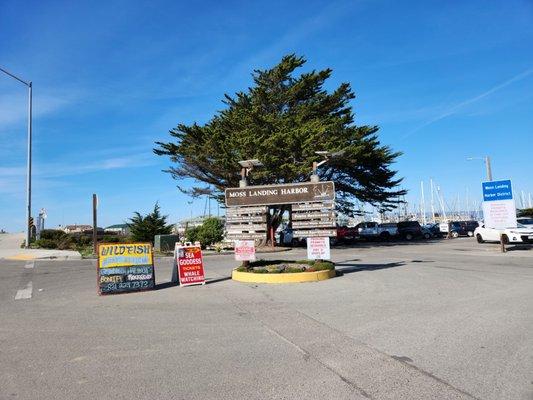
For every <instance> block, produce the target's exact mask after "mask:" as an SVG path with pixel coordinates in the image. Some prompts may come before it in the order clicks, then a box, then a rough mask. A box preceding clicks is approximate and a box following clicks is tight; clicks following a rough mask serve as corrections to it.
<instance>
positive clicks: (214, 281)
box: [205, 276, 231, 285]
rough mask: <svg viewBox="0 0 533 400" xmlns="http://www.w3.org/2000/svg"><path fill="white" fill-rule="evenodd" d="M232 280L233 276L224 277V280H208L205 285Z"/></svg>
mask: <svg viewBox="0 0 533 400" xmlns="http://www.w3.org/2000/svg"><path fill="white" fill-rule="evenodd" d="M230 279H231V276H224V277H222V278H215V279H206V280H205V284H206V285H210V284H212V283H217V282H224V281H229V280H230Z"/></svg>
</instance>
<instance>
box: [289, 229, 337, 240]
mask: <svg viewBox="0 0 533 400" xmlns="http://www.w3.org/2000/svg"><path fill="white" fill-rule="evenodd" d="M292 235H293V237H295V238H304V237H327V236H337V230H336V229H313V230H298V231H296V230H295V231H293V234H292Z"/></svg>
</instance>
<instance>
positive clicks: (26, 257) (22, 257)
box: [6, 254, 35, 261]
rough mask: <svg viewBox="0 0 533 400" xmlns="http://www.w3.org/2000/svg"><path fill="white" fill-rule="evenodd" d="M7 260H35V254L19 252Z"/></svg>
mask: <svg viewBox="0 0 533 400" xmlns="http://www.w3.org/2000/svg"><path fill="white" fill-rule="evenodd" d="M6 260H20V261H27V260H35V256H34V255H31V254H17V255H15V256H12V257H6Z"/></svg>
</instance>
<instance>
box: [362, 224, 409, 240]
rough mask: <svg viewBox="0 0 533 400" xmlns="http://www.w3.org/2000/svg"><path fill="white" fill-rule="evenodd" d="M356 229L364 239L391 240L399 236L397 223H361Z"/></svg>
mask: <svg viewBox="0 0 533 400" xmlns="http://www.w3.org/2000/svg"><path fill="white" fill-rule="evenodd" d="M355 227H356V228H357V231H358V232H359V236H360V237H361V238H362V239H377V238H380V239H390V238H392V237H394V236H396V235H398V226H397V225H396V224H395V223H384V224H378V223H377V222H360V223H359V224H357V225H356V226H355Z"/></svg>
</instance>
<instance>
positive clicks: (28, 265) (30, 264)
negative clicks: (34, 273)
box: [24, 261, 35, 268]
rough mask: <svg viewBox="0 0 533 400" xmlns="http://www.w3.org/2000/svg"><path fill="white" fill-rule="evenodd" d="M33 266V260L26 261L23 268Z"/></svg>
mask: <svg viewBox="0 0 533 400" xmlns="http://www.w3.org/2000/svg"><path fill="white" fill-rule="evenodd" d="M34 266H35V261H28V262H26V265H25V266H24V268H33V267H34Z"/></svg>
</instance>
